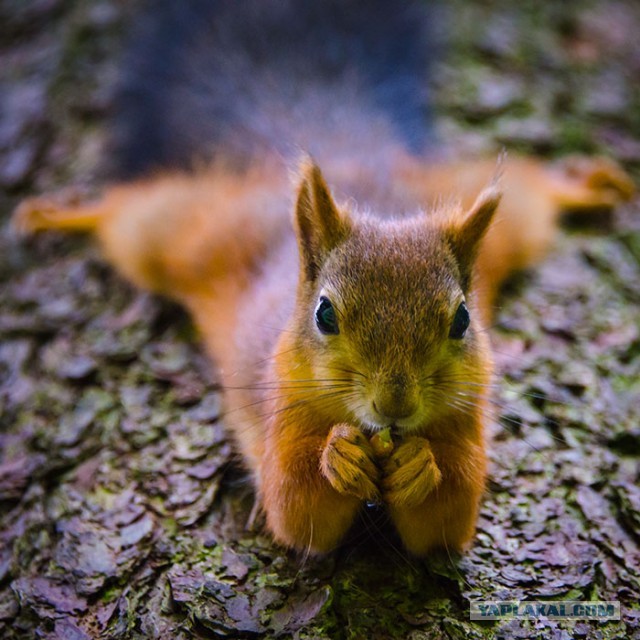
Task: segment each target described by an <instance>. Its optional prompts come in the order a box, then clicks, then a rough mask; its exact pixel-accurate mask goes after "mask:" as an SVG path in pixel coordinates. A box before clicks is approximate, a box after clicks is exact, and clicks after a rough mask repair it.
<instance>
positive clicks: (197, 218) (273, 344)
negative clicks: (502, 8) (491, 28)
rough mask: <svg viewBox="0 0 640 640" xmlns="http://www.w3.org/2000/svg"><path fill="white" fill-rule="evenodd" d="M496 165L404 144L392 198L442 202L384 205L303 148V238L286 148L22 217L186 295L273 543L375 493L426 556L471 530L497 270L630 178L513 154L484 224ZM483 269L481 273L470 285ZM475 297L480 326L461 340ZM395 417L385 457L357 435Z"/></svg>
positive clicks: (302, 540) (317, 532)
mask: <svg viewBox="0 0 640 640" xmlns="http://www.w3.org/2000/svg"><path fill="white" fill-rule="evenodd" d="M337 173H338V175H337V176H334V178H333V179H332V182H333V183H334V184H335V186H336V187H337V188H338V189H340V188H343V187H342V186H341V185H340V178H339V174H340V171H338V172H337ZM347 173H349V172H347ZM493 173H495V163H494V162H492V161H478V162H475V163H460V164H449V165H447V164H442V165H434V166H430V165H425V164H421V163H418V162H417V161H415V160H411V159H408V158H407V159H405V160H404V161H400V162H398V163H397V168H396V170H395V174H394V175H392V176H391V177H390V180H391V181H392V182H393V190H394V194H395V195H394V197H395V196H397V194H400V195H401V197H402V201H403V202H405V201H406V202H411V203H414V205H415V208H423V209H427V210H431V209H434V208H435V210H434V211H432V212H431V213H430V214H429V215H424V214H419V215H416V216H413V217H411V218H404V219H398V220H394V219H392V220H389V219H385V220H382V221H379V220H375V219H373V218H371V217H368V216H362V215H357V214H356V213H355V212H353V211H351V210H350V207H346V206H339V205H338V204H337V203H336V202H335V201H334V199H333V197H332V195H331V194H330V192H329V188H328V186H327V185H326V183H325V181H324V178H323V177H322V174H321V173H320V170H319V169H318V168H317V167H315V166H314V165H313V164H310V163H306V164H305V165H304V166H303V168H302V171H301V179H300V187H299V189H298V201H297V204H296V207H295V211H296V214H295V225H294V228H295V239H294V234H293V233H291V226H290V222H289V217H290V213H289V212H290V208H291V205H290V201H289V197H290V196H289V180H288V176H287V171H286V169H285V168H284V167H283V166H282V165H280V164H278V162H276V161H270V162H265V163H263V164H259V165H256V166H254V167H252V168H251V169H249V170H247V171H245V172H242V173H239V172H236V171H234V170H232V169H230V168H227V167H224V166H222V165H219V164H218V165H215V166H212V167H211V168H209V169H208V170H206V171H202V172H200V173H197V174H194V175H182V174H168V175H163V176H162V175H161V176H158V177H156V178H153V179H149V180H146V181H141V182H135V183H131V184H125V185H117V186H114V187H111V188H110V189H107V190H106V192H105V194H104V196H103V197H102V198H101V199H99V200H98V201H96V202H94V203H88V204H86V205H71V206H68V207H65V206H64V204H60V203H56V202H54V201H52V200H48V199H42V198H37V199H32V200H27V201H25V202H24V203H23V204H22V205H21V206H20V207H19V209H18V210H17V211H16V214H15V224H16V225H17V226H18V228H20V229H22V230H24V231H38V230H41V229H50V228H51V229H62V230H78V231H92V232H94V233H95V235H96V236H97V237H98V239H99V241H100V243H101V245H102V247H103V250H104V252H105V254H106V256H107V257H108V259H109V260H110V261H111V262H113V264H115V265H116V267H117V268H118V269H119V270H120V271H121V272H122V273H123V274H124V275H125V276H127V277H128V278H130V279H131V280H132V281H133V282H135V283H136V284H138V285H140V286H143V287H146V288H149V289H151V290H153V291H156V292H159V293H162V294H165V295H169V296H172V297H173V298H175V299H177V300H178V301H180V302H182V303H183V304H185V305H186V306H187V308H188V309H189V310H190V311H191V313H192V314H193V316H194V318H195V321H196V324H197V325H198V327H199V328H200V330H201V332H202V334H203V336H204V339H205V342H206V344H207V347H208V349H209V352H210V354H211V356H212V357H213V358H214V359H215V361H216V362H217V364H218V366H219V367H220V370H221V376H222V381H223V384H224V387H225V389H226V392H225V393H226V396H225V406H226V411H227V417H226V420H227V425H228V428H229V430H230V432H231V433H232V434H233V436H234V439H235V442H236V444H237V446H238V449H239V451H240V452H241V454H242V456H243V459H244V460H245V463H246V465H247V467H248V469H249V470H250V471H251V472H252V474H253V476H254V480H255V484H256V488H257V492H258V495H259V498H260V500H261V501H262V505H263V507H264V510H265V513H266V518H267V526H268V528H269V530H270V531H271V532H272V533H273V535H274V537H275V538H276V539H277V540H278V541H280V542H282V543H284V544H286V545H287V546H290V547H294V548H298V549H307V550H310V551H313V552H326V551H329V550H331V549H333V548H335V547H336V546H337V545H339V544H340V541H341V540H342V538H343V537H344V535H345V533H346V532H347V530H348V529H349V527H350V526H351V524H352V522H353V521H354V518H355V516H356V514H357V512H358V510H359V509H360V508H361V505H362V502H363V501H365V500H382V501H383V502H385V503H386V504H387V508H388V511H389V514H390V516H391V518H392V520H393V522H394V523H395V526H396V527H397V529H398V532H399V534H400V536H401V538H402V540H403V541H404V544H405V545H406V547H407V549H408V550H409V551H411V552H413V553H415V554H418V555H424V554H426V553H428V552H429V551H431V550H432V549H434V548H436V547H442V546H446V547H448V548H452V549H461V548H463V547H464V546H465V545H466V544H467V543H468V542H469V540H470V539H471V537H472V535H473V530H474V523H475V520H476V516H477V511H478V503H479V500H480V496H481V494H482V491H483V488H484V482H485V475H486V452H485V442H484V437H485V436H484V423H485V421H486V407H487V403H488V398H487V395H488V392H487V390H486V389H487V385H488V383H489V381H490V376H491V370H492V365H491V355H490V350H489V345H488V343H487V338H486V333H485V332H483V331H480V330H479V329H480V326H481V324H482V322H484V323H486V322H487V321H488V320H489V318H490V315H491V309H492V306H493V304H494V300H495V297H496V294H497V291H498V288H499V286H500V284H501V283H502V282H503V280H504V279H505V277H506V276H507V275H508V274H509V273H510V272H511V271H513V270H514V269H518V268H522V267H526V266H528V265H529V264H531V263H532V262H534V261H535V260H537V259H538V258H539V257H540V256H541V255H542V253H543V252H544V251H545V250H546V248H547V246H548V245H549V243H550V241H551V238H552V236H553V233H554V230H555V221H556V218H557V216H558V214H559V212H560V211H561V210H562V209H564V208H584V209H589V208H595V207H603V206H605V207H610V206H613V205H614V204H615V203H616V202H618V201H619V200H620V199H623V198H625V197H628V196H629V195H630V194H631V192H632V185H631V183H630V182H629V180H628V178H627V177H626V176H625V174H624V173H623V172H622V171H621V170H620V169H619V168H618V167H617V166H615V165H613V164H612V163H610V162H605V161H603V160H599V159H595V160H580V161H578V160H575V161H573V164H572V163H568V164H565V165H564V166H562V165H561V166H558V167H550V166H547V165H544V164H542V163H540V162H538V161H535V160H530V159H520V158H516V159H514V160H510V161H508V162H507V164H506V166H505V167H504V168H503V176H502V177H501V178H500V180H499V183H500V187H501V188H502V189H503V190H504V197H503V200H502V204H501V205H500V209H499V211H498V214H497V219H498V223H497V224H494V225H493V226H491V224H490V223H491V218H492V217H493V213H494V210H495V208H496V206H497V205H498V201H499V199H500V196H499V191H498V188H497V187H496V186H490V187H489V188H488V189H486V190H485V191H483V192H482V194H481V195H480V197H478V194H479V193H480V192H481V191H482V189H483V188H484V187H485V185H487V184H488V183H489V182H490V181H491V178H492V175H493ZM328 175H331V176H333V174H332V173H331V167H329V168H328ZM354 175H355V176H356V178H357V179H360V180H362V181H363V184H365V185H367V186H368V184H369V183H367V180H369V181H371V180H373V181H374V182H375V180H376V179H375V177H374V178H372V177H371V176H366V175H363V176H361V177H360V178H358V173H357V172H355V173H353V172H351V173H349V184H350V183H351V182H352V181H353V176H354ZM373 186H374V187H376V188H377V185H376V184H374V185H373ZM345 190H347V193H346V194H345V195H347V196H348V195H349V194H348V189H346V188H345ZM438 198H440V199H441V202H440V204H438V205H437V206H436V202H437V200H438ZM451 198H455V199H456V200H457V201H459V204H457V203H456V202H455V201H454V200H452V199H451ZM485 232H486V237H485V238H484V241H482V237H483V236H484V235H485ZM296 244H297V249H296ZM296 261H298V263H296ZM296 271H299V274H298V275H297V277H296ZM472 274H473V275H474V280H475V282H476V284H475V285H474V287H473V288H472V287H471V285H470V284H469V285H466V284H464V282H465V279H466V277H467V275H468V276H469V277H470V276H471V275H472ZM319 296H326V297H328V298H329V299H331V302H332V303H333V304H334V305H335V306H336V309H337V311H336V313H337V317H338V322H339V323H340V328H341V330H340V332H339V334H336V335H321V334H320V333H319V332H318V330H317V329H316V327H315V326H314V320H313V319H314V312H315V309H316V306H317V304H318V300H319ZM465 298H466V300H467V304H468V307H469V309H470V311H471V328H470V335H469V336H468V337H465V338H464V340H457V339H456V340H453V339H449V337H448V331H449V326H450V325H451V323H452V318H453V314H454V312H455V311H456V309H457V308H458V305H459V304H460V301H461V300H463V299H465ZM474 316H475V317H474ZM425 380H429V381H430V382H429V384H427V383H426V382H425ZM476 390H477V392H476ZM471 392H473V393H472V394H471V395H472V396H473V400H472V401H471V402H469V401H468V400H466V398H467V397H468V396H469V394H470V393H471ZM456 394H457V395H456ZM451 398H453V400H451ZM390 424H393V425H394V427H395V429H396V431H397V432H398V434H399V441H398V442H397V444H396V446H395V448H394V451H393V453H392V454H391V455H390V456H388V457H385V458H384V459H382V458H380V459H377V458H376V454H375V453H374V450H373V448H372V446H371V444H370V443H369V440H368V439H367V437H365V434H372V433H375V432H376V431H380V430H381V429H383V428H386V427H388V426H389V425H390Z"/></svg>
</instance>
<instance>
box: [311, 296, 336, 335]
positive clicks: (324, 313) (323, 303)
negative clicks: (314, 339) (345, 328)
mask: <svg viewBox="0 0 640 640" xmlns="http://www.w3.org/2000/svg"><path fill="white" fill-rule="evenodd" d="M316 326H317V327H318V329H319V330H320V333H324V334H333V335H336V334H338V333H340V331H339V330H338V320H337V318H336V311H335V309H334V308H333V305H332V304H331V301H330V300H329V298H325V297H324V296H322V297H321V298H320V302H318V306H317V307H316Z"/></svg>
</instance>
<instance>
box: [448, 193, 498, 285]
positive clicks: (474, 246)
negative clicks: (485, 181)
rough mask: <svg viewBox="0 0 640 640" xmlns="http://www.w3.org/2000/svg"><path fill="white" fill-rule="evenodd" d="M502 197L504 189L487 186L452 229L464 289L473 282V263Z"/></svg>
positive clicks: (454, 250) (452, 243)
mask: <svg viewBox="0 0 640 640" xmlns="http://www.w3.org/2000/svg"><path fill="white" fill-rule="evenodd" d="M501 198H502V191H501V190H500V189H499V188H498V187H497V186H496V185H491V186H489V187H487V188H486V189H484V191H482V192H481V193H480V195H479V196H478V197H477V198H476V201H475V202H474V203H473V205H472V207H471V208H470V209H469V211H467V213H466V214H465V215H464V216H463V217H462V220H461V222H459V223H458V224H456V225H454V227H453V228H452V229H450V240H451V246H452V248H453V252H454V254H455V256H456V258H457V260H458V264H459V265H460V273H461V275H462V280H463V281H462V285H463V287H464V289H468V287H469V285H470V283H471V274H472V269H473V263H474V261H475V259H476V256H477V255H478V250H479V248H480V242H481V241H482V238H483V237H484V235H485V233H486V232H487V230H488V229H489V226H490V224H491V221H492V220H493V215H494V213H495V212H496V209H497V208H498V204H500V199H501Z"/></svg>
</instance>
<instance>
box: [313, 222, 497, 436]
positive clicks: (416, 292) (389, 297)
mask: <svg viewBox="0 0 640 640" xmlns="http://www.w3.org/2000/svg"><path fill="white" fill-rule="evenodd" d="M352 222H353V224H352V228H351V233H350V235H349V237H348V238H347V239H346V240H345V241H344V242H343V243H341V244H340V245H339V246H338V247H336V248H335V249H334V250H333V251H332V252H331V253H330V255H329V256H328V257H327V260H326V261H325V263H324V264H323V266H322V268H321V270H320V272H319V275H318V278H317V280H316V283H315V287H314V288H313V289H312V292H309V295H308V304H307V309H306V310H307V318H306V326H305V327H304V329H303V331H304V333H305V334H306V336H307V339H309V341H310V342H311V343H312V344H313V349H312V354H313V355H312V358H311V359H312V364H313V369H314V375H315V377H316V378H317V379H318V380H327V381H328V382H327V385H328V386H331V385H337V384H338V383H337V382H336V381H341V383H342V384H346V385H347V386H346V389H347V391H346V392H345V393H343V394H336V397H339V395H342V401H343V405H344V406H345V407H346V408H347V409H348V410H349V411H350V412H351V414H352V415H353V416H354V419H355V420H357V422H359V423H360V424H362V425H364V426H366V427H368V428H370V429H373V430H375V429H379V428H384V427H387V426H390V425H394V426H396V427H397V428H399V429H401V430H417V429H420V427H421V426H422V425H424V424H426V423H430V422H432V421H433V419H434V417H436V416H437V414H438V413H439V412H440V411H441V410H442V409H443V408H447V407H449V405H450V401H451V399H452V398H455V399H456V403H457V404H458V405H462V404H463V401H464V402H465V403H466V402H467V400H468V398H469V397H470V396H472V395H473V394H475V393H477V392H478V391H479V389H477V388H475V387H474V386H473V385H478V384H481V383H482V381H483V380H484V377H485V376H484V371H479V366H480V363H481V360H482V357H483V355H484V350H485V344H484V340H483V336H482V335H481V334H480V335H479V334H478V329H477V324H476V322H474V321H472V319H471V315H470V313H471V311H470V309H472V308H473V306H472V304H471V301H467V300H466V297H465V291H464V289H463V282H462V276H461V272H460V268H459V266H458V263H457V261H456V259H455V256H454V255H453V253H452V251H451V248H450V247H449V246H448V244H447V242H446V240H445V238H444V236H443V234H442V233H441V231H440V230H439V229H437V228H434V227H432V226H430V225H428V224H427V223H426V222H425V219H424V218H423V217H422V216H419V217H416V218H412V219H409V220H405V221H402V222H391V223H380V222H375V223H374V222H367V221H361V222H358V223H355V221H352ZM481 368H482V367H480V369H481ZM479 374H480V375H479Z"/></svg>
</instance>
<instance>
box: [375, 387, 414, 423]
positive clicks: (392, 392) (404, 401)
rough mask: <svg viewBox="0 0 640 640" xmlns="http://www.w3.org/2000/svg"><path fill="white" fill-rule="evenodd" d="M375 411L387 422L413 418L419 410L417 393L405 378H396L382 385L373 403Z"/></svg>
mask: <svg viewBox="0 0 640 640" xmlns="http://www.w3.org/2000/svg"><path fill="white" fill-rule="evenodd" d="M372 405H373V410H374V411H375V412H376V413H377V414H378V415H379V416H381V417H382V418H385V419H387V420H393V421H395V420H402V419H403V418H409V417H411V416H412V415H413V414H414V413H415V412H416V411H417V409H418V401H417V398H416V393H415V392H414V390H413V389H412V388H411V386H410V385H408V384H407V383H406V381H405V379H404V377H402V378H400V377H397V378H394V379H392V380H391V381H389V382H387V384H385V385H382V386H381V387H380V388H379V389H378V390H377V393H376V396H375V398H374V399H373V401H372Z"/></svg>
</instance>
